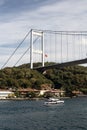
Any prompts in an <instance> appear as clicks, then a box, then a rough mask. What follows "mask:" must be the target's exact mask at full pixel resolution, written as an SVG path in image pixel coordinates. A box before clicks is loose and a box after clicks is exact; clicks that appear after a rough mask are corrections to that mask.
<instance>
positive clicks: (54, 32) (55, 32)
mask: <svg viewBox="0 0 87 130" xmlns="http://www.w3.org/2000/svg"><path fill="white" fill-rule="evenodd" d="M33 30H34V31H39V32H41V31H43V32H44V33H52V34H60V35H61V33H62V35H85V36H87V31H53V30H40V29H33Z"/></svg>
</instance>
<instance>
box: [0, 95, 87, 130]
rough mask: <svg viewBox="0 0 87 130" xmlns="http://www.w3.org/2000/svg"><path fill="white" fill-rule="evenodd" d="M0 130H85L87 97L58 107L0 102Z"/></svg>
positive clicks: (30, 103) (18, 102) (72, 100)
mask: <svg viewBox="0 0 87 130" xmlns="http://www.w3.org/2000/svg"><path fill="white" fill-rule="evenodd" d="M0 130H87V97H80V98H72V99H66V100H65V103H64V104H63V105H57V106H44V101H29V100H24V101H10V100H3V101H2V100H0Z"/></svg>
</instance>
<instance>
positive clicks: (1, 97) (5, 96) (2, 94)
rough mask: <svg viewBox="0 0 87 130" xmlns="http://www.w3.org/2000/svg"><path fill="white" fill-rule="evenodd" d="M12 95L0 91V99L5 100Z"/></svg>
mask: <svg viewBox="0 0 87 130" xmlns="http://www.w3.org/2000/svg"><path fill="white" fill-rule="evenodd" d="M13 94H14V93H13V92H11V91H1V90H0V99H6V98H8V97H9V96H11V95H13Z"/></svg>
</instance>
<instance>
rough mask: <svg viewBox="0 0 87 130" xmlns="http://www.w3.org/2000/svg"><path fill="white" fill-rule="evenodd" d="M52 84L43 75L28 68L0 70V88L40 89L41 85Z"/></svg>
mask: <svg viewBox="0 0 87 130" xmlns="http://www.w3.org/2000/svg"><path fill="white" fill-rule="evenodd" d="M46 83H47V84H52V82H51V81H50V80H48V79H47V78H45V76H44V75H42V74H41V73H39V72H38V71H35V70H30V69H28V68H20V67H17V68H16V67H14V68H5V69H3V70H0V88H3V89H6V88H13V89H17V88H29V87H30V88H35V89H41V85H42V84H46Z"/></svg>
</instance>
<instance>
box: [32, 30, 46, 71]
mask: <svg viewBox="0 0 87 130" xmlns="http://www.w3.org/2000/svg"><path fill="white" fill-rule="evenodd" d="M35 36H38V37H40V44H41V50H39V49H38V50H36V49H34V47H33V45H34V37H35ZM34 53H37V54H40V55H41V61H42V66H43V67H44V33H43V32H42V31H37V30H33V29H32V30H31V37H30V68H31V69H33V58H34V57H33V54H34Z"/></svg>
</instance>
